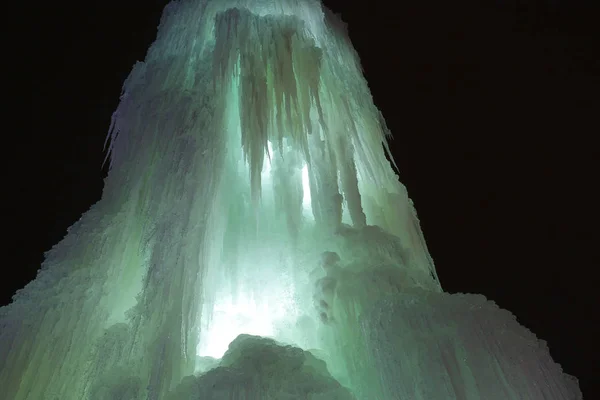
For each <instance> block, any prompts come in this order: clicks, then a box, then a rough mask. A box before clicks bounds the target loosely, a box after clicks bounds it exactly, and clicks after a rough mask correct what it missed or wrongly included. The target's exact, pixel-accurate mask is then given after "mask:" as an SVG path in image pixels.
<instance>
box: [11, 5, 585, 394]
mask: <svg viewBox="0 0 600 400" xmlns="http://www.w3.org/2000/svg"><path fill="white" fill-rule="evenodd" d="M387 133H388V132H387V130H386V127H385V123H384V120H383V118H382V116H381V114H380V113H379V111H378V110H377V108H376V107H375V106H374V104H373V101H372V98H371V95H370V92H369V89H368V86H367V83H366V81H365V79H364V78H363V76H362V73H361V68H360V63H359V60H358V57H357V55H356V53H355V51H354V50H353V47H352V45H351V43H350V41H349V39H348V37H347V34H346V31H345V27H344V25H343V24H342V23H341V22H340V21H339V20H338V19H337V18H336V17H335V16H333V15H332V14H331V13H329V12H328V11H327V10H325V9H324V8H322V6H321V5H320V3H319V2H317V1H314V0H279V1H273V0H218V1H217V0H182V1H178V2H173V3H171V4H169V5H168V6H167V7H166V9H165V11H164V14H163V16H162V20H161V23H160V27H159V30H158V37H157V40H156V42H155V43H154V44H153V45H152V46H151V48H150V50H149V52H148V54H147V56H146V60H145V61H144V62H140V63H137V64H136V65H135V66H134V68H133V70H132V72H131V74H130V75H129V77H128V78H127V80H126V82H125V84H124V88H123V93H122V97H121V102H120V105H119V107H118V109H117V110H116V112H115V113H114V116H113V119H112V126H111V128H110V133H109V136H108V141H109V143H110V144H109V152H110V167H111V168H110V172H109V175H108V178H107V179H106V183H105V189H104V192H103V196H102V199H101V200H100V201H99V202H98V203H97V204H95V205H94V206H93V207H92V208H91V209H90V210H89V211H88V212H87V213H85V214H84V215H83V216H82V218H81V219H80V220H79V221H78V222H77V223H76V224H74V225H73V226H72V227H71V228H70V230H69V232H68V234H67V236H66V237H65V238H64V239H63V240H62V241H61V242H60V243H59V244H58V245H56V246H55V247H53V248H52V249H51V250H50V251H49V252H48V253H47V254H46V260H45V262H44V263H43V265H42V268H41V270H40V271H39V274H38V276H37V278H36V279H35V280H34V281H33V282H31V283H30V284H29V285H27V286H26V287H25V288H24V289H22V290H20V291H19V292H18V293H17V294H16V295H15V296H14V299H13V303H12V304H11V305H9V306H7V307H4V308H2V309H0V324H1V325H0V329H1V330H0V388H1V393H2V396H4V398H6V399H12V400H24V399H31V400H39V399H49V400H55V399H60V400H80V399H91V400H98V399H111V400H117V399H127V400H132V399H133V400H138V399H152V400H156V399H161V400H162V399H198V398H203V399H257V400H258V399H260V400H262V399H352V398H357V399H361V400H367V399H368V400H371V399H378V400H391V399H422V400H425V399H427V400H435V399H439V400H448V399H469V400H471V399H486V400H490V399H579V398H581V393H580V392H579V389H578V386H577V382H576V380H574V379H573V378H571V377H569V376H568V375H566V374H563V373H562V371H561V369H560V367H559V366H558V365H556V364H555V363H554V362H553V361H552V360H551V358H550V356H549V353H548V350H547V349H546V348H545V345H544V344H543V342H541V341H538V340H537V339H536V338H535V337H534V336H533V335H532V334H531V333H530V332H529V331H527V330H526V329H525V328H523V327H521V326H519V324H518V323H517V322H516V320H515V319H514V317H512V316H511V315H510V314H509V313H508V312H506V311H502V310H499V309H498V308H497V307H495V305H494V304H493V303H491V302H489V301H486V300H485V299H484V298H482V297H481V296H475V295H450V294H446V293H444V292H443V291H442V289H441V286H440V284H439V282H438V279H437V276H436V271H435V267H434V265H433V262H432V260H431V258H430V256H429V253H428V251H427V248H426V245H425V241H424V239H423V235H422V233H421V229H420V227H419V221H418V219H417V217H416V213H415V210H414V208H413V205H412V203H411V201H410V200H409V198H408V196H407V193H406V190H405V188H404V186H403V185H402V184H401V183H400V182H399V181H398V178H397V176H396V174H395V173H394V170H393V169H392V165H391V164H390V162H389V161H388V159H387V158H386V152H387V153H388V155H389V151H388V150H387V142H386V140H387V138H386V136H387ZM239 335H242V336H239Z"/></svg>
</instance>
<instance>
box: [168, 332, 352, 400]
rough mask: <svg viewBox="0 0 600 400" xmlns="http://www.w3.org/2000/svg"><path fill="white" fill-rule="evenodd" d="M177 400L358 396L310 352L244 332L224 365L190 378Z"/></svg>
mask: <svg viewBox="0 0 600 400" xmlns="http://www.w3.org/2000/svg"><path fill="white" fill-rule="evenodd" d="M168 398H169V399H172V400H180V399H206V400H220V399H222V400H230V399H246V400H267V399H274V400H275V399H277V400H286V399H307V400H355V399H356V398H355V397H354V396H353V395H352V393H350V391H349V390H348V389H346V388H344V387H342V386H341V385H340V384H339V383H338V382H337V381H336V380H335V379H334V378H333V377H332V376H331V375H330V374H329V372H328V371H327V367H326V366H325V362H323V361H322V360H319V359H318V358H316V357H315V356H313V355H312V354H311V353H310V352H308V351H304V350H302V349H300V348H297V347H293V346H286V345H281V344H278V343H276V342H275V341H274V340H272V339H266V338H261V337H258V336H250V335H240V336H238V337H237V338H236V339H235V340H234V341H233V342H231V344H230V345H229V349H228V350H227V352H226V353H225V354H224V355H223V358H222V359H221V361H220V363H219V365H218V366H215V367H214V368H212V369H211V370H209V371H208V372H206V373H205V374H202V375H200V376H198V377H196V376H189V377H186V378H184V379H183V381H182V382H181V383H180V384H179V385H178V386H177V387H176V388H175V390H174V391H173V393H171V394H170V395H169V397H168Z"/></svg>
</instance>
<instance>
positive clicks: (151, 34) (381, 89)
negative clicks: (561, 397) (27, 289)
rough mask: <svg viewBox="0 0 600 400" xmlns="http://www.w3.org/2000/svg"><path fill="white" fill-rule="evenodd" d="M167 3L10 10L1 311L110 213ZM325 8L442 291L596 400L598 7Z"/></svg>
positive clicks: (370, 4)
mask: <svg viewBox="0 0 600 400" xmlns="http://www.w3.org/2000/svg"><path fill="white" fill-rule="evenodd" d="M449 3H452V4H449ZM590 3H591V2H590ZM165 4H166V2H165V1H144V2H141V1H135V2H134V1H130V2H128V1H112V2H111V1H105V2H85V3H82V4H80V5H79V6H70V7H66V6H65V7H58V6H56V5H54V4H52V5H50V4H43V5H37V6H32V5H27V6H26V7H24V8H23V9H22V10H18V11H15V12H13V13H8V12H7V14H6V16H5V19H6V26H11V29H10V30H8V32H7V33H5V35H4V37H5V40H6V39H8V40H7V41H8V44H7V45H5V46H4V57H3V59H4V60H5V61H4V64H5V66H6V65H9V67H11V68H13V69H14V71H13V72H11V73H10V74H6V75H5V76H4V78H5V81H4V88H5V89H6V88H8V89H9V92H8V93H9V94H8V95H6V92H5V97H8V99H9V100H10V103H11V107H10V108H6V107H5V108H4V109H5V110H8V114H7V116H6V117H5V124H4V127H3V130H4V135H3V137H4V139H3V140H4V142H3V143H4V157H3V162H4V164H5V165H4V166H3V168H4V171H5V180H6V182H5V184H4V187H5V188H6V191H5V192H4V193H3V198H4V200H5V201H8V206H7V207H5V212H6V214H5V218H4V221H8V224H5V232H6V233H7V236H9V239H8V243H6V241H5V243H6V244H5V246H6V248H5V252H6V253H8V258H5V260H7V261H6V264H5V266H6V270H7V273H6V275H5V276H7V277H8V278H4V279H3V280H2V285H3V286H4V288H3V290H2V292H1V293H0V294H1V295H2V298H1V303H0V304H7V303H9V301H10V297H11V296H12V294H13V293H14V291H15V290H16V289H18V288H20V287H22V286H24V285H25V284H26V283H27V282H28V281H30V280H31V279H33V278H34V277H35V274H36V271H37V269H38V268H39V265H40V263H41V261H42V259H43V252H44V251H47V250H49V249H50V247H51V246H53V245H54V244H56V243H57V242H58V241H59V240H60V239H61V238H62V237H63V236H64V235H65V234H66V228H67V227H68V226H70V225H71V224H72V223H74V222H75V221H76V220H77V219H78V218H79V217H80V215H81V214H82V213H84V212H85V211H86V210H87V209H88V208H89V207H90V205H91V204H93V203H94V202H96V201H98V200H99V199H100V195H101V190H102V185H103V178H104V177H105V176H106V169H102V167H101V165H102V160H103V157H104V153H103V152H102V148H103V147H102V146H103V141H104V138H105V135H106V133H107V130H108V126H109V122H110V116H111V113H112V112H113V110H114V109H115V108H116V106H117V103H118V99H119V95H120V91H121V86H122V83H123V81H124V80H125V78H126V77H127V75H128V73H129V71H130V69H131V67H132V66H133V64H134V63H135V62H136V61H137V60H143V59H144V56H145V53H146V50H147V48H148V46H149V45H150V43H151V42H152V41H153V40H154V38H155V35H156V27H157V25H158V21H159V18H160V13H161V10H162V8H163V7H164V5H165ZM326 4H327V5H328V6H329V7H330V8H332V9H333V10H334V11H335V12H337V13H341V16H342V18H343V19H344V20H345V21H346V22H347V23H348V24H349V31H350V36H351V38H352V41H353V43H354V45H355V47H356V48H357V50H358V52H359V54H360V56H361V60H362V63H363V66H364V69H365V75H366V77H367V80H368V81H369V85H370V87H371V89H372V92H373V96H374V98H375V103H376V104H377V106H378V107H379V108H380V109H381V110H382V112H383V114H384V116H385V117H386V119H387V122H388V125H389V127H390V128H391V130H392V132H393V133H394V136H395V139H394V141H393V143H392V148H393V153H394V156H395V158H396V161H397V163H398V166H399V169H400V179H401V180H402V182H404V183H405V184H406V185H407V187H408V190H409V193H410V195H411V197H412V198H413V200H414V201H415V204H416V207H417V210H418V211H419V215H420V218H421V223H422V227H423V230H424V232H425V237H426V239H427V243H428V245H429V248H430V251H431V253H432V255H433V258H434V260H435V261H436V265H437V269H438V273H439V276H440V280H441V282H442V285H443V287H444V288H445V290H446V291H448V292H474V293H482V294H484V295H486V296H487V297H488V298H490V299H492V300H494V301H496V302H497V303H498V304H499V305H500V306H501V307H504V308H507V309H509V310H511V311H512V312H513V313H514V314H515V315H516V316H517V318H518V320H519V321H520V322H521V323H522V324H524V325H525V326H527V327H528V328H530V329H531V330H532V331H533V332H535V333H536V334H537V335H538V337H540V338H542V339H544V340H546V341H548V344H549V347H550V350H551V354H552V356H553V357H554V359H555V360H556V361H557V362H559V363H560V364H561V365H562V366H563V368H564V369H565V370H566V372H568V373H570V374H573V375H575V376H577V377H579V378H580V383H581V388H582V390H583V392H584V397H585V398H587V399H592V398H594V397H596V396H595V394H597V391H596V390H595V389H596V388H593V386H594V383H595V382H594V381H595V380H596V379H595V378H596V377H595V375H596V374H595V371H596V372H597V369H598V365H599V364H598V354H599V353H598V350H599V347H600V346H598V341H597V339H596V338H597V337H600V329H599V326H598V317H597V315H598V311H597V308H598V295H597V292H596V290H597V287H598V283H599V281H598V279H597V278H596V275H597V274H598V271H597V269H598V267H599V262H598V261H599V260H598V256H597V252H596V250H597V246H598V239H599V235H598V233H597V226H598V220H597V218H596V216H595V214H596V204H597V199H596V197H595V192H596V191H597V188H596V186H597V183H594V182H597V175H598V160H599V159H600V153H599V151H598V147H597V145H596V141H597V138H596V136H598V133H599V132H600V122H599V119H600V113H599V112H598V111H599V106H600V101H599V93H600V40H599V38H600V36H599V35H598V31H597V30H596V27H595V25H596V24H597V21H599V20H600V19H599V16H600V13H598V9H597V8H594V7H592V6H591V5H589V4H588V3H585V2H578V1H571V2H567V1H560V0H555V1H550V0H548V1H537V2H536V1H529V2H523V1H520V2H519V1H514V0H513V1H501V0H490V1H488V2H485V3H483V2H476V1H468V0H463V1H445V2H442V1H432V0H421V1H416V0H415V1H393V2H392V1H389V2H388V1H378V0H372V1H364V2H362V3H358V2H354V1H341V0H338V1H327V2H326ZM11 91H14V94H13V93H11ZM592 390H594V394H592Z"/></svg>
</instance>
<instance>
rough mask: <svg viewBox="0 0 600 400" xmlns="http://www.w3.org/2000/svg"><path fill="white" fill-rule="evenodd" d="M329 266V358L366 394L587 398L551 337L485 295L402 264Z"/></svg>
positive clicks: (324, 316)
mask: <svg viewBox="0 0 600 400" xmlns="http://www.w3.org/2000/svg"><path fill="white" fill-rule="evenodd" d="M361 265H362V267H361ZM322 269H323V270H324V271H323V274H326V276H325V277H324V278H321V279H319V280H317V282H316V285H315V306H316V308H317V311H318V312H320V315H321V322H322V323H323V328H324V329H325V331H324V332H325V336H324V337H325V340H326V341H328V342H329V346H328V348H330V349H334V351H333V353H332V360H331V361H330V360H327V363H328V366H329V367H330V369H331V372H332V374H333V375H334V376H335V377H336V378H337V379H338V381H340V382H341V383H342V384H345V385H346V386H347V387H349V388H350V389H351V390H352V391H353V393H354V394H355V395H356V396H357V397H358V398H359V399H365V400H404V399H414V400H507V399H521V400H541V399H548V400H549V399H553V400H581V399H582V394H581V391H580V390H579V387H578V383H577V379H576V378H574V377H572V376H570V375H568V374H565V373H564V372H563V371H562V368H561V367H560V365H559V364H557V363H555V362H554V361H553V360H552V358H551V355H550V352H549V350H548V347H547V345H546V342H544V341H543V340H540V339H538V338H537V337H536V336H535V335H534V334H533V333H532V332H530V331H529V330H528V329H527V328H525V327H524V326H522V325H521V324H519V322H518V321H517V319H516V317H515V316H514V315H513V314H511V313H510V312H509V311H507V310H504V309H501V308H500V307H498V306H497V305H496V304H495V303H494V302H493V301H490V300H488V299H486V298H485V297H484V296H482V295H475V294H449V293H443V292H441V293H440V292H433V291H428V290H423V289H422V288H420V287H418V286H416V285H413V284H411V281H410V279H407V278H406V276H405V275H404V274H403V273H402V270H400V269H398V268H392V267H390V266H388V265H385V264H374V265H366V262H365V263H363V264H360V265H357V264H352V263H350V264H349V263H344V262H342V261H341V260H340V257H339V256H338V255H337V254H336V253H333V252H328V253H326V254H324V256H323V262H322Z"/></svg>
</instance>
